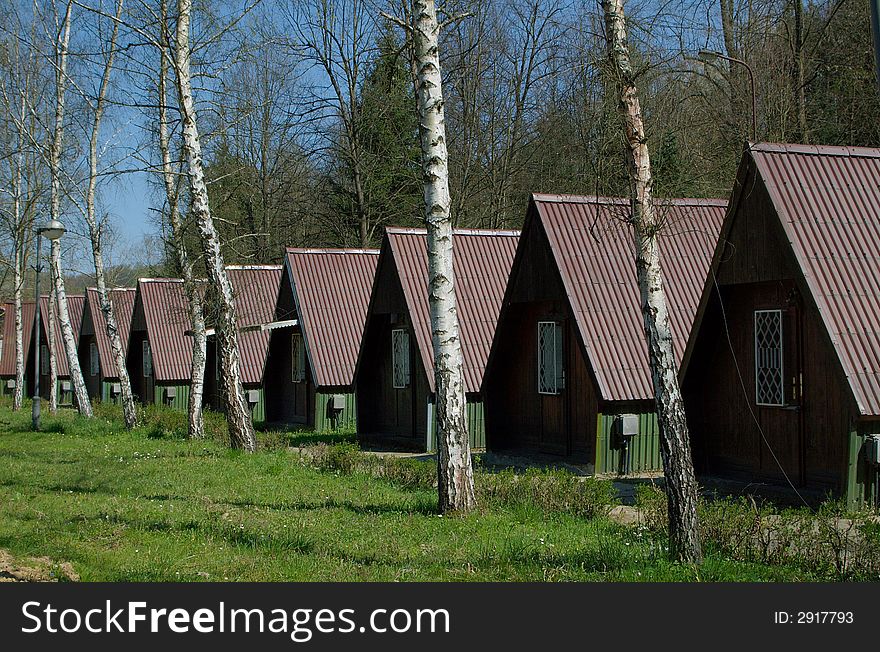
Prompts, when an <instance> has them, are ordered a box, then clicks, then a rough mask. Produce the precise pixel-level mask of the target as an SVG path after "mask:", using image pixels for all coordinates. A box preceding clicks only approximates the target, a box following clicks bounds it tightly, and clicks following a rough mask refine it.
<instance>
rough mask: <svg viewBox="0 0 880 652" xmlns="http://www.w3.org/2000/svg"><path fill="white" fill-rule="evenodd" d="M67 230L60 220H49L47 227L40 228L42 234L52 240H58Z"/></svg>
mask: <svg viewBox="0 0 880 652" xmlns="http://www.w3.org/2000/svg"><path fill="white" fill-rule="evenodd" d="M66 231H67V229H65V228H64V225H63V224H62V223H61V222H59V221H58V220H49V223H48V224H46V226H44V227H41V228H40V232H41V233H42V234H43V235H44V236H46V237H47V238H49V239H50V240H57V239H58V238H60V237H61V236H62V235H64V234H65V232H66Z"/></svg>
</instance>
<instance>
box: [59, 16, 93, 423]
mask: <svg viewBox="0 0 880 652" xmlns="http://www.w3.org/2000/svg"><path fill="white" fill-rule="evenodd" d="M71 7H72V4H71V3H68V5H67V8H66V10H65V13H64V21H63V23H62V25H61V31H60V34H59V39H58V41H57V42H56V44H55V124H54V128H53V133H52V141H51V143H50V152H49V168H50V173H51V175H52V192H51V201H50V212H51V216H52V219H54V220H60V219H61V146H62V140H63V138H64V94H65V90H66V88H67V56H68V48H69V45H70V13H71ZM50 263H51V270H52V283H53V286H54V295H55V299H56V301H57V306H55V307H56V308H57V310H58V321H59V324H60V325H61V339H62V342H63V344H64V350H65V353H66V355H67V367H68V371H69V372H70V382H71V385H72V386H73V395H74V400H75V401H76V407H77V409H78V410H79V413H80V414H82V415H83V416H87V417H90V416H92V404H91V403H90V402H89V395H88V393H87V392H86V384H85V381H84V380H83V376H82V370H81V369H80V366H79V356H78V355H77V351H76V340H75V339H74V334H73V327H72V326H71V324H70V313H69V311H68V310H67V292H66V291H65V289H64V274H63V272H62V269H61V243H60V242H58V241H57V240H53V241H52V255H51V260H50ZM49 303H50V305H51V304H52V299H51V296H50V299H49ZM50 312H51V310H50ZM49 332H50V333H51V334H53V335H54V333H53V329H52V327H51V324H50V331H49ZM53 353H54V352H53V349H52V347H51V346H50V347H49V355H50V356H52V355H53ZM50 360H51V357H50ZM51 389H52V395H53V396H54V394H55V389H56V388H55V383H54V382H53V383H52V388H51ZM50 409H51V401H50Z"/></svg>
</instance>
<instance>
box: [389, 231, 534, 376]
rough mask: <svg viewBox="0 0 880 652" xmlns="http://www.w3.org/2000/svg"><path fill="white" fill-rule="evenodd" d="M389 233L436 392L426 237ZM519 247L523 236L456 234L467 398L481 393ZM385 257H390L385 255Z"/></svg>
mask: <svg viewBox="0 0 880 652" xmlns="http://www.w3.org/2000/svg"><path fill="white" fill-rule="evenodd" d="M385 233H386V241H387V242H388V243H389V246H390V250H391V255H393V256H394V262H395V267H396V268H397V272H398V274H399V276H400V283H401V286H402V287H403V293H404V295H405V297H406V303H407V307H408V308H409V315H410V320H411V321H412V325H413V331H414V332H415V339H416V343H417V345H418V348H419V352H420V353H421V356H422V364H423V365H424V368H425V371H426V373H427V375H428V386H429V388H430V390H431V391H432V392H433V391H434V349H433V341H432V337H431V320H430V312H429V305H428V253H427V236H426V232H425V230H424V229H397V228H388V229H386V232H385ZM517 242H519V231H483V230H476V229H456V230H455V231H454V232H453V267H454V271H455V292H456V300H457V307H458V323H459V329H460V333H461V349H462V356H463V357H464V378H465V391H467V392H479V391H480V384H481V383H482V382H483V374H484V373H485V371H486V362H487V361H488V359H489V350H490V349H491V347H492V338H493V337H494V336H495V327H496V326H497V325H498V313H499V311H500V310H501V302H502V300H503V299H504V290H505V288H506V287H507V278H508V276H509V274H510V268H511V266H512V265H513V258H514V255H515V254H516V245H517ZM383 247H384V243H383ZM382 255H388V254H386V253H385V252H384V251H383V252H382Z"/></svg>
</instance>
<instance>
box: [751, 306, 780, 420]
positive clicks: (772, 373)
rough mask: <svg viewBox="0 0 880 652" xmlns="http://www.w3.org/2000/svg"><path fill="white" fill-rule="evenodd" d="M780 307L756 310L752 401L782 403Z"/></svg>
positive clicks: (778, 404)
mask: <svg viewBox="0 0 880 652" xmlns="http://www.w3.org/2000/svg"><path fill="white" fill-rule="evenodd" d="M782 355H783V352H782V311H781V310H756V311H755V401H756V403H757V404H758V405H776V406H780V405H785V392H784V384H783V381H782Z"/></svg>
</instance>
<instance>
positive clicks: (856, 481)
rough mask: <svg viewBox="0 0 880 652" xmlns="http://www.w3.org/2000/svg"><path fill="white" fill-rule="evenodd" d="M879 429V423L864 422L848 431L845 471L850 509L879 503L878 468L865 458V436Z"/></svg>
mask: <svg viewBox="0 0 880 652" xmlns="http://www.w3.org/2000/svg"><path fill="white" fill-rule="evenodd" d="M878 431H880V424H876V423H875V424H865V425H862V426H861V427H855V428H853V429H852V430H851V431H850V433H849V461H848V464H847V472H846V500H847V504H848V505H849V506H850V508H852V509H859V508H861V507H864V506H866V505H870V506H878V505H880V496H878V495H877V475H878V472H880V470H878V469H877V468H876V467H874V466H872V465H871V464H869V463H868V462H867V460H866V459H865V451H864V446H865V437H866V436H867V435H869V434H875V433H876V432H878Z"/></svg>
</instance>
